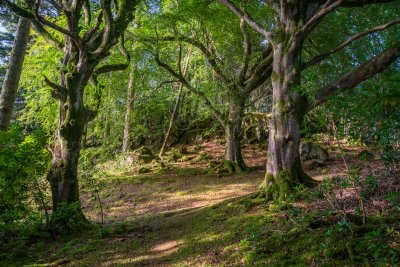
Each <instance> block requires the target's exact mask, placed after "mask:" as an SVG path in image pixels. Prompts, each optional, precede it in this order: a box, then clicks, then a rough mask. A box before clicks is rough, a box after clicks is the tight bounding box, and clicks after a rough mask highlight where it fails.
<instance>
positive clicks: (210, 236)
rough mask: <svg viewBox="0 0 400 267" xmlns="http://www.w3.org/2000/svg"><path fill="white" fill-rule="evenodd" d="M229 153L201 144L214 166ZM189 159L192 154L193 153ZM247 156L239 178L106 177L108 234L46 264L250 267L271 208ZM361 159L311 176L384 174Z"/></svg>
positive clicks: (176, 174) (76, 243)
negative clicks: (353, 169)
mask: <svg viewBox="0 0 400 267" xmlns="http://www.w3.org/2000/svg"><path fill="white" fill-rule="evenodd" d="M223 148H224V147H223V145H220V144H217V143H216V142H215V141H213V142H208V143H205V144H202V145H201V148H200V150H196V151H197V152H196V153H200V152H205V153H209V154H212V156H213V158H212V160H216V161H219V160H221V159H222V157H223ZM189 151H190V153H193V154H194V153H195V152H193V151H194V147H189ZM243 154H244V157H245V161H246V164H247V165H248V166H250V167H251V168H250V171H249V172H246V173H241V174H223V175H220V174H218V175H217V174H213V173H212V172H208V169H209V165H208V164H209V160H204V161H192V162H169V163H168V167H169V168H168V171H167V172H165V173H157V172H150V173H146V174H140V175H138V174H132V173H129V172H128V173H121V174H116V175H114V176H110V177H105V178H104V179H103V180H104V183H105V187H104V189H103V190H102V191H101V192H100V197H101V201H102V205H103V209H104V221H105V225H104V226H103V227H104V229H102V228H101V229H102V230H101V231H100V234H99V233H95V234H93V233H92V234H88V236H89V237H88V238H84V237H76V238H75V239H72V241H68V242H65V243H62V242H60V241H55V245H54V248H52V250H51V252H50V254H49V255H48V258H49V259H48V260H46V262H53V263H54V264H53V265H54V266H60V265H61V266H140V267H142V266H244V265H245V257H244V255H245V251H244V250H243V249H244V248H243V246H242V242H243V238H244V237H245V236H247V235H248V231H249V229H252V227H253V226H254V225H256V224H257V223H259V222H260V221H262V220H263V219H264V218H265V216H266V210H267V209H268V207H269V206H268V205H269V204H268V203H264V202H257V203H256V204H254V203H252V201H253V196H255V194H253V193H254V192H257V188H258V186H259V184H260V183H261V181H262V179H263V177H264V174H265V173H264V172H265V161H266V158H265V155H264V152H263V151H260V150H257V149H255V148H254V147H252V146H246V147H245V148H244V153H243ZM358 154H359V151H358V150H357V149H352V148H347V153H346V155H345V160H343V158H342V157H341V156H340V154H339V151H335V150H333V151H330V160H329V161H328V162H327V163H326V165H325V166H323V167H318V168H316V169H307V170H306V172H307V173H309V174H310V175H311V176H313V177H314V178H315V179H317V180H323V179H326V178H327V177H333V176H344V175H346V173H347V168H348V167H349V166H351V165H357V166H359V167H360V168H362V170H361V176H363V177H365V176H366V175H367V174H368V173H371V172H381V171H382V168H383V165H382V163H381V162H379V161H378V160H376V159H369V160H360V158H359V156H358ZM391 186H392V187H393V186H400V185H398V184H393V185H391ZM379 188H380V187H379ZM382 190H385V189H384V188H383V189H382ZM354 196H355V192H354V190H353V189H352V188H346V189H344V190H343V191H341V192H338V195H337V199H338V201H341V203H342V204H343V205H344V208H345V209H347V210H350V211H351V210H352V209H354V203H355V204H357V199H355V198H354ZM82 199H83V201H82V202H83V207H84V212H85V214H86V215H87V217H89V218H90V219H91V220H92V221H94V222H100V221H101V214H100V209H99V206H98V202H97V200H96V199H94V198H93V196H91V195H90V194H88V193H83V194H82ZM254 201H256V200H254ZM249 203H250V204H249ZM370 203H371V204H370V205H369V206H366V209H367V211H371V212H372V211H377V210H378V211H381V210H382V209H385V207H386V206H385V203H384V202H382V201H380V199H376V200H373V201H371V202H370ZM295 206H296V207H299V208H302V209H310V210H315V209H326V207H327V203H326V202H324V201H322V200H315V201H313V202H312V203H305V202H304V201H303V202H302V201H299V202H298V203H296V204H295ZM379 209H380V210H379ZM280 216H284V215H280ZM46 253H48V252H47V251H46ZM46 257H47V254H46ZM46 257H42V259H44V258H46Z"/></svg>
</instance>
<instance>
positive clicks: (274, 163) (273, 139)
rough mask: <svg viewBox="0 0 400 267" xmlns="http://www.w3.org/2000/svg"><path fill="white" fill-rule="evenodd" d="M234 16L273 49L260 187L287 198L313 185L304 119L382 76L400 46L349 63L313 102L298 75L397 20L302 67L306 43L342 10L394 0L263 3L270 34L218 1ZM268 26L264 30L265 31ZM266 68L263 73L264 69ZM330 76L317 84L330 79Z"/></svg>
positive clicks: (349, 39) (224, 1)
mask: <svg viewBox="0 0 400 267" xmlns="http://www.w3.org/2000/svg"><path fill="white" fill-rule="evenodd" d="M219 2H220V3H222V4H223V5H225V6H226V7H228V8H229V9H230V10H231V11H232V12H233V13H235V14H236V15H237V16H238V17H240V18H241V19H242V20H244V21H245V22H246V23H247V24H248V25H249V26H250V27H251V28H252V29H253V30H255V31H257V32H259V33H260V34H262V35H263V36H264V37H265V39H266V40H267V42H268V46H267V47H268V48H267V49H266V52H267V50H268V49H270V48H271V47H272V50H273V64H272V65H273V70H272V74H271V80H272V89H273V107H272V120H271V124H270V134H269V148H268V159H267V161H268V162H267V174H266V177H265V180H264V182H263V184H262V188H263V189H264V190H265V191H266V193H267V195H268V197H269V198H275V199H281V200H284V199H286V198H287V197H288V196H289V195H290V194H291V193H292V192H293V190H294V187H295V186H296V185H298V184H304V185H312V184H315V182H314V181H313V180H312V179H311V178H310V177H309V176H308V175H306V174H305V173H304V171H303V169H302V166H301V162H300V159H299V143H300V128H301V124H302V122H303V119H304V116H305V114H306V113H307V112H308V111H310V110H312V109H313V108H315V107H316V106H318V105H321V104H323V103H324V102H326V101H327V100H328V99H329V98H330V97H331V96H332V95H333V94H334V93H335V92H338V91H344V90H348V89H352V88H354V87H355V86H357V85H358V84H360V83H361V82H363V81H365V80H367V79H369V78H371V77H373V76H374V75H376V74H378V73H380V72H382V71H384V70H385V69H386V68H387V67H388V66H390V64H392V63H393V62H395V61H396V60H397V59H398V58H400V43H399V42H397V43H395V44H393V45H392V46H391V47H390V48H387V49H386V50H384V51H382V52H381V53H379V54H377V55H375V56H373V57H372V58H370V59H369V60H367V61H364V62H359V61H355V62H352V64H354V65H355V66H357V67H355V68H354V69H353V70H351V71H349V72H347V73H344V74H341V76H339V77H338V78H336V79H335V80H334V81H332V82H329V83H328V84H326V85H324V86H322V87H320V88H316V90H315V91H314V93H313V94H314V95H313V96H312V97H311V99H312V101H310V100H309V99H307V97H306V96H305V95H306V94H305V93H306V92H305V91H304V90H302V88H301V81H300V77H301V74H302V72H303V71H304V70H305V69H307V68H310V67H311V66H314V65H316V64H319V63H321V62H323V61H324V60H327V59H328V58H329V57H331V55H333V54H335V53H337V52H339V51H341V50H343V49H344V48H346V47H348V46H349V45H351V44H352V43H353V42H354V41H355V40H358V39H360V38H363V37H365V36H368V35H369V34H371V33H374V32H377V31H382V30H385V29H387V28H388V27H391V26H393V25H397V24H398V23H399V20H398V19H397V18H396V19H394V20H392V21H390V22H387V23H385V24H383V25H380V26H377V27H374V28H370V29H367V30H365V31H363V32H359V33H357V34H355V35H353V36H350V37H347V40H346V41H345V42H343V43H341V44H339V45H338V46H336V47H334V48H331V49H330V50H328V51H326V52H323V53H321V54H319V55H316V56H314V57H312V58H311V59H309V60H308V61H307V62H302V57H301V52H302V48H303V43H304V41H305V40H306V39H307V38H309V36H310V34H311V33H312V32H313V31H314V30H315V29H316V28H317V27H318V26H319V25H320V24H321V22H322V21H325V20H324V18H325V17H326V16H327V15H329V14H331V13H332V12H335V11H336V10H338V9H341V8H359V7H363V6H366V5H370V4H386V3H389V2H394V1H393V0H371V1H364V0H354V1H353V0H352V1H346V0H344V1H317V0H310V1H300V0H291V1H272V0H268V1H266V2H267V4H268V5H269V6H270V7H271V10H273V13H274V18H275V22H274V25H273V26H272V27H273V28H272V29H271V30H269V29H266V28H264V27H263V26H262V25H260V24H259V23H258V22H257V21H255V20H253V19H252V18H251V17H250V16H248V15H247V14H246V13H245V12H243V10H241V8H239V7H237V6H236V5H235V4H234V3H233V2H232V1H229V0H219ZM269 27H270V25H269V26H268V28H269ZM265 69H267V68H265ZM328 78H329V77H322V78H320V79H323V80H328Z"/></svg>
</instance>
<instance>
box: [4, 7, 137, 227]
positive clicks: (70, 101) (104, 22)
mask: <svg viewBox="0 0 400 267" xmlns="http://www.w3.org/2000/svg"><path fill="white" fill-rule="evenodd" d="M0 3H1V5H4V6H6V7H7V8H8V9H9V10H11V11H13V12H14V13H15V14H17V15H18V16H21V17H25V18H27V19H29V20H31V23H32V24H33V26H34V27H35V30H36V31H37V32H39V33H40V34H41V35H42V36H43V37H44V38H46V40H47V42H49V43H51V44H53V45H55V46H56V47H57V48H58V49H60V50H62V52H63V55H64V58H63V59H62V61H61V62H62V63H61V66H60V75H59V83H56V82H53V81H51V80H50V79H49V78H47V77H44V81H45V83H46V84H47V85H48V86H50V87H51V88H52V95H53V96H54V97H55V98H56V99H58V101H59V125H58V129H57V131H56V133H55V136H56V138H55V141H54V144H53V146H52V165H51V168H50V171H49V173H48V180H49V181H50V185H51V191H52V200H53V210H54V211H55V212H57V210H58V208H59V207H60V206H61V205H63V204H67V205H69V204H74V203H78V205H77V208H76V209H75V214H71V216H76V219H83V220H84V216H83V214H82V212H81V208H80V205H79V189H78V177H77V166H78V158H79V153H80V145H81V139H82V136H83V131H84V128H85V125H86V124H87V123H88V122H89V121H91V120H92V119H93V118H94V117H95V116H96V111H94V110H90V109H89V108H87V107H85V105H84V95H85V87H86V85H87V84H88V82H89V80H90V79H92V80H93V82H94V84H96V83H97V76H99V75H101V74H103V73H107V72H110V71H116V70H122V69H125V68H126V67H127V64H113V65H101V66H99V65H100V63H101V62H102V61H103V60H104V59H106V58H107V57H108V56H109V54H110V51H111V49H112V48H113V47H114V46H115V45H116V44H117V43H118V40H119V39H121V36H122V35H123V34H124V31H125V29H126V28H127V27H128V24H129V23H130V22H131V21H132V20H133V19H134V11H135V9H136V7H137V5H138V3H139V1H132V0H130V1H125V0H118V1H111V0H104V1H101V2H91V1H87V0H76V1H72V2H71V3H68V2H66V1H63V2H62V3H60V2H58V1H48V2H47V1H46V2H45V3H44V4H43V3H41V2H40V1H36V3H35V5H34V7H33V8H32V9H29V8H27V7H24V6H21V5H19V4H17V2H13V1H9V0H2V1H1V2H0ZM92 14H96V18H95V19H92V17H93V16H92ZM56 33H57V34H58V36H59V35H60V34H61V35H62V36H63V38H62V41H61V38H59V37H58V36H57V34H56ZM122 47H123V44H122Z"/></svg>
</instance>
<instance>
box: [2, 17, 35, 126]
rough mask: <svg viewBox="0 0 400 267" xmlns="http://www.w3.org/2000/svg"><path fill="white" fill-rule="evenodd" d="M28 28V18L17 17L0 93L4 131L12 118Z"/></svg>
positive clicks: (29, 24)
mask: <svg viewBox="0 0 400 267" xmlns="http://www.w3.org/2000/svg"><path fill="white" fill-rule="evenodd" d="M30 28H31V22H30V21H29V20H28V19H25V18H22V17H21V18H19V21H18V27H17V34H16V36H15V39H14V45H13V48H12V50H11V57H10V61H9V63H8V68H7V73H6V77H5V79H4V83H3V87H2V90H1V95H0V130H4V131H6V130H7V129H8V125H9V124H10V121H11V118H12V113H13V107H14V102H15V98H16V96H17V91H18V85H19V79H20V77H21V71H22V65H23V63H24V58H25V51H26V47H27V45H28V41H29V31H30Z"/></svg>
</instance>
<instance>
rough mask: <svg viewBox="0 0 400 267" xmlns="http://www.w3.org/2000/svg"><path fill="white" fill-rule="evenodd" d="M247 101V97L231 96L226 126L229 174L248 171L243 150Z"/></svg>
mask: <svg viewBox="0 0 400 267" xmlns="http://www.w3.org/2000/svg"><path fill="white" fill-rule="evenodd" d="M245 101H246V97H245V96H239V95H235V96H230V102H229V111H228V120H227V121H226V123H225V125H224V128H225V139H226V145H225V160H224V165H225V168H226V169H227V170H228V171H229V172H242V171H246V170H247V167H246V165H245V163H244V160H243V156H242V149H241V145H242V142H241V141H242V139H243V131H242V121H243V116H244V108H245Z"/></svg>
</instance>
